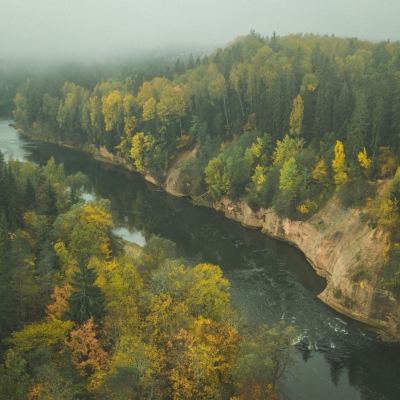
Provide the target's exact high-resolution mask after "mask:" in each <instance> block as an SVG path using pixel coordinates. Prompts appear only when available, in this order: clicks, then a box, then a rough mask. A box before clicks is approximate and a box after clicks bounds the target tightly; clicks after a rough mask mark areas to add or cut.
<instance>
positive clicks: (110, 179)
mask: <svg viewBox="0 0 400 400" xmlns="http://www.w3.org/2000/svg"><path fill="white" fill-rule="evenodd" d="M11 122H12V121H9V120H0V150H1V151H2V152H3V154H4V155H5V158H6V159H7V158H8V156H9V155H10V154H13V156H14V157H15V158H18V159H19V160H28V161H32V162H35V163H38V164H45V163H46V162H47V160H48V159H49V158H50V157H51V156H54V158H55V160H56V162H57V163H63V164H64V167H65V171H66V173H68V174H70V173H75V172H77V171H82V172H83V173H84V174H86V175H87V176H88V178H89V180H90V182H91V185H92V188H91V189H90V190H89V191H90V193H88V194H87V197H89V198H90V197H94V198H100V197H102V198H108V199H110V201H111V209H112V214H113V218H114V221H116V223H117V224H118V225H119V226H120V228H118V229H116V232H117V233H119V234H120V235H122V236H124V237H125V238H126V239H128V240H131V241H134V242H136V243H138V244H140V245H143V244H144V243H145V242H146V239H148V238H149V237H150V235H152V234H156V235H159V236H162V237H164V238H167V239H170V240H172V241H174V242H175V243H176V244H177V246H178V251H179V254H180V256H182V257H184V258H186V259H188V260H189V261H190V262H192V263H194V262H196V261H199V262H200V261H202V262H209V263H214V264H218V265H220V266H221V268H222V270H223V272H224V275H225V277H226V278H228V279H229V281H230V284H231V298H232V303H233V306H234V307H235V309H236V310H238V311H239V312H240V314H241V316H242V317H241V318H242V320H243V322H244V323H248V324H251V323H266V324H268V325H271V324H273V323H276V322H279V321H281V320H283V321H285V322H286V323H287V324H291V325H294V326H295V327H296V329H297V331H298V333H299V338H298V340H299V343H298V344H297V345H296V351H295V353H296V357H297V358H298V363H297V364H296V366H295V367H293V368H292V370H291V372H292V373H293V375H295V376H296V379H294V378H293V377H291V376H288V377H287V380H286V382H285V385H284V386H285V387H284V392H285V394H286V395H287V396H288V397H289V398H290V399H293V400H307V399H309V400H359V399H368V400H384V399H387V400H398V399H400V379H399V376H400V346H399V345H394V344H387V343H384V342H382V340H380V338H379V337H378V336H376V335H375V334H374V333H373V332H372V331H371V330H370V329H369V328H368V327H367V326H365V325H363V324H361V323H358V322H356V321H354V320H351V319H349V318H347V317H345V316H343V315H341V314H339V313H337V312H336V311H334V310H332V309H330V308H329V307H327V306H326V305H324V304H323V303H322V302H321V301H320V300H319V299H318V298H317V294H318V293H320V292H322V290H323V289H324V288H325V280H324V279H322V278H321V277H319V276H318V275H317V274H316V273H315V271H314V270H313V269H312V267H311V266H310V265H309V263H308V262H307V260H306V259H305V257H304V255H303V254H302V253H301V252H300V251H298V250H297V249H296V248H294V247H293V246H290V245H288V244H286V243H282V242H279V241H276V240H273V239H271V238H269V237H267V236H265V235H263V234H261V232H260V231H257V230H250V229H246V228H244V227H242V226H241V225H240V224H239V223H237V222H234V221H231V220H228V219H226V218H225V217H224V216H223V215H221V214H219V213H217V212H216V211H214V210H211V209H206V208H202V207H196V206H193V205H192V204H191V203H190V202H189V201H188V200H186V199H179V198H174V197H172V196H169V195H168V194H166V193H164V192H163V191H160V190H158V189H156V188H155V187H154V186H152V185H150V184H148V183H146V182H145V181H144V180H143V178H142V177H141V176H140V175H138V174H135V173H131V172H128V171H126V170H124V169H122V168H121V167H116V166H113V165H109V164H104V163H101V162H98V161H96V160H94V159H93V158H92V157H91V156H90V155H88V154H85V153H82V152H79V151H76V150H72V149H69V148H65V147H61V146H58V145H54V144H50V143H45V142H35V141H32V140H29V139H27V138H26V137H24V136H22V135H20V134H18V133H17V132H16V131H15V130H14V129H13V128H11V127H9V125H8V124H9V123H11Z"/></svg>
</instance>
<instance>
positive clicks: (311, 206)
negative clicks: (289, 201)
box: [296, 199, 318, 214]
mask: <svg viewBox="0 0 400 400" xmlns="http://www.w3.org/2000/svg"><path fill="white" fill-rule="evenodd" d="M317 207H318V204H317V203H316V202H315V201H312V200H309V199H307V200H305V201H304V203H302V204H300V205H299V206H297V207H296V208H297V210H298V211H300V212H301V213H302V214H308V213H309V212H311V211H313V210H316V209H317Z"/></svg>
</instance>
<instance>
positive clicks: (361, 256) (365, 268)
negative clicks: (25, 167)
mask: <svg viewBox="0 0 400 400" xmlns="http://www.w3.org/2000/svg"><path fill="white" fill-rule="evenodd" d="M28 136H29V137H31V138H34V137H33V136H30V135H28ZM36 139H39V140H40V138H37V137H36ZM53 143H54V142H53ZM56 144H58V145H63V146H64V147H68V148H74V146H71V145H69V144H63V143H58V142H56ZM78 150H80V151H84V152H87V153H90V154H91V155H92V156H93V158H95V159H97V160H99V161H101V162H104V163H108V164H112V165H119V166H121V167H123V168H127V169H129V170H130V171H134V168H132V166H130V165H128V163H127V162H126V160H122V159H121V158H120V157H118V156H115V155H113V154H111V153H109V152H107V151H106V150H105V149H93V148H89V147H88V148H86V149H85V148H79V149H78ZM191 157H195V154H193V152H192V154H190V152H186V153H185V154H184V153H182V155H181V157H180V158H178V159H177V160H175V163H174V166H173V167H172V168H171V169H170V170H169V171H168V172H167V175H166V177H165V184H164V185H162V188H163V189H164V190H165V191H167V192H168V193H170V194H171V195H174V196H185V195H187V194H188V193H187V192H188V187H187V184H186V183H185V182H184V180H183V179H182V176H181V175H180V171H181V170H180V169H179V168H177V166H178V165H179V163H181V162H182V160H187V159H189V158H191ZM145 179H146V180H147V181H148V182H151V183H152V184H155V185H157V182H156V181H155V180H154V179H153V178H152V177H151V176H150V175H147V176H145ZM159 186H160V185H159ZM189 189H190V188H189ZM195 203H196V202H195ZM213 206H214V208H216V209H217V210H219V211H221V212H223V213H224V214H225V216H226V217H227V218H230V219H233V220H236V221H238V222H240V223H241V224H242V225H244V226H246V227H248V228H253V229H260V230H262V231H263V232H264V233H265V234H268V235H269V236H271V237H274V238H275V239H279V240H283V241H285V242H287V243H290V244H293V245H295V246H296V247H297V248H299V249H300V250H301V251H302V252H303V254H305V256H306V257H307V259H308V261H309V262H310V264H311V265H312V266H313V268H314V269H315V270H316V272H317V273H318V274H319V275H321V276H323V277H324V278H325V279H326V280H327V287H326V289H325V290H324V291H323V292H322V293H321V294H320V295H319V298H320V299H321V300H322V301H323V302H324V303H325V304H327V305H328V306H330V307H332V308H334V309H335V310H337V311H339V312H341V313H343V314H346V315H347V316H349V317H351V318H354V319H356V320H359V321H362V322H364V323H367V324H369V325H371V326H373V327H375V328H378V329H380V330H381V331H383V332H385V334H386V335H390V336H393V337H396V338H397V339H399V338H400V335H399V331H398V328H397V321H399V320H400V315H399V310H400V307H399V303H398V301H397V300H396V299H395V298H394V297H393V296H392V295H391V293H390V292H388V291H386V290H383V289H381V288H380V287H379V285H378V271H379V270H380V268H381V267H382V266H383V264H384V257H383V255H384V251H385V246H386V242H387V237H386V235H385V233H384V232H383V231H380V230H378V229H377V228H375V229H372V228H370V227H368V226H367V225H366V224H365V223H363V222H362V221H361V220H360V212H359V211H357V210H343V209H341V208H340V207H339V206H338V205H337V204H336V202H335V200H334V199H332V200H331V201H330V202H328V203H327V204H326V205H325V207H324V208H323V209H321V210H320V211H319V212H318V213H317V214H315V215H314V216H313V217H312V218H311V219H310V220H309V221H307V222H302V221H291V220H288V219H282V218H280V217H279V216H278V215H277V214H276V213H275V212H274V211H273V210H271V209H260V210H259V211H257V212H253V211H252V210H251V209H250V207H248V205H247V204H246V203H233V202H231V201H230V200H229V199H227V198H223V199H222V200H221V201H220V202H219V203H217V204H214V205H213Z"/></svg>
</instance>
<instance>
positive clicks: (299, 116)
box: [290, 94, 304, 136]
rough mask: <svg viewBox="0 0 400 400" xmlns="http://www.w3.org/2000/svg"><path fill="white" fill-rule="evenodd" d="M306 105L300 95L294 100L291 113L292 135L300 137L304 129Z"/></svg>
mask: <svg viewBox="0 0 400 400" xmlns="http://www.w3.org/2000/svg"><path fill="white" fill-rule="evenodd" d="M303 116H304V103H303V99H302V98H301V96H300V95H299V94H298V95H297V97H296V98H295V99H294V100H293V107H292V112H291V113H290V134H291V135H297V136H299V135H300V134H301V131H302V129H303Z"/></svg>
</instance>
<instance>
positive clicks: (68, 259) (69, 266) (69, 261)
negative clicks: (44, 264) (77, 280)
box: [54, 241, 78, 280]
mask: <svg viewBox="0 0 400 400" xmlns="http://www.w3.org/2000/svg"><path fill="white" fill-rule="evenodd" d="M54 251H55V252H56V254H57V256H58V257H59V258H60V261H61V270H62V272H63V275H64V276H65V278H66V280H69V279H70V278H72V276H73V275H74V274H75V272H77V271H78V267H77V264H76V261H75V260H74V258H73V257H72V256H71V254H70V253H69V251H68V250H67V248H66V247H65V243H64V242H62V241H59V242H57V243H55V244H54Z"/></svg>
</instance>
